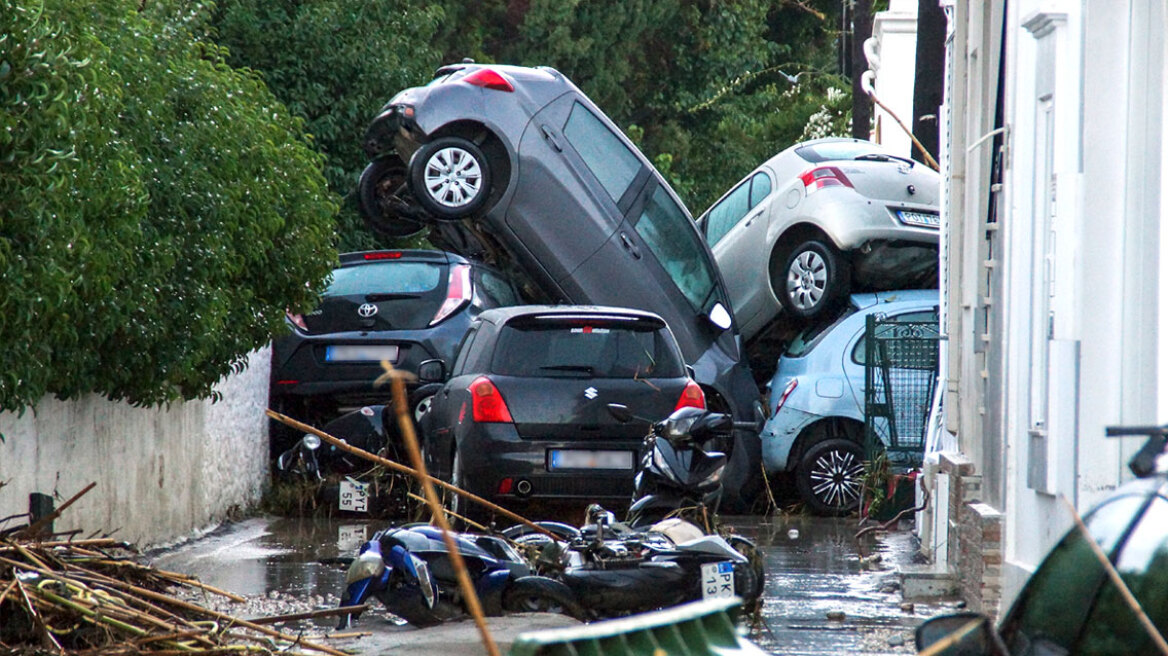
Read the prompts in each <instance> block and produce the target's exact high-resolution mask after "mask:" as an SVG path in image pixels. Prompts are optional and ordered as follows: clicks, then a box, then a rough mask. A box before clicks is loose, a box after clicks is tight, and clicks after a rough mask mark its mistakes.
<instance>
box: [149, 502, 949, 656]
mask: <svg viewBox="0 0 1168 656" xmlns="http://www.w3.org/2000/svg"><path fill="white" fill-rule="evenodd" d="M723 521H724V523H727V524H730V525H732V526H734V527H735V528H736V529H738V531H739V532H741V533H743V534H744V535H746V536H748V537H750V538H752V539H754V540H755V541H756V542H757V543H758V545H759V547H760V549H761V550H762V553H763V556H764V559H765V563H766V576H767V581H766V591H765V598H764V604H763V610H762V615H761V617H762V621H761V622H757V623H756V627H755V629H754V630H753V631H752V639H753V640H754V641H755V642H756V643H757V644H758V645H759V646H760V647H762V648H763V649H764V650H766V651H769V652H772V653H776V654H789V655H792V656H803V655H814V654H825V655H826V654H831V655H832V656H837V655H839V654H870V655H876V654H911V653H915V652H914V650H913V649H912V648H911V644H912V630H913V628H914V627H915V626H916V625H917V624H919V623H920V622H921V621H923V620H924V619H925V618H927V617H928V616H930V615H932V614H936V613H938V612H942V611H948V610H950V609H951V608H952V605H951V604H945V603H931V604H923V603H919V602H918V603H915V604H914V605H913V607H912V608H911V610H909V609H906V608H904V607H902V599H901V594H900V589H899V583H898V582H899V578H898V576H897V575H896V570H895V566H896V565H897V564H898V563H905V564H907V563H908V562H909V561H910V559H911V557H912V552H913V544H912V541H911V534H910V533H909V532H908V531H907V530H903V531H892V532H886V533H879V534H875V535H868V536H865V537H864V538H862V540H861V541H860V542H857V541H856V540H855V539H854V537H853V535H854V534H855V532H856V530H857V524H856V520H855V519H824V518H812V517H802V516H793V517H781V516H780V517H775V518H764V517H729V518H724V520H723ZM382 524H383V523H382V522H377V523H368V522H363V521H360V520H335V519H334V520H322V519H252V520H247V521H244V522H240V523H238V524H234V525H231V526H230V527H227V528H225V529H223V530H220V531H216V532H215V533H213V534H211V535H209V536H206V537H204V538H202V539H200V540H197V541H195V542H193V543H190V544H187V545H185V546H183V547H180V548H178V549H173V550H168V551H166V552H161V553H158V554H154V564H155V566H157V567H160V568H164V569H170V570H176V571H181V572H186V573H190V574H194V575H196V576H198V577H199V578H200V579H201V580H202V581H204V582H205V583H208V584H210V585H213V586H216V587H221V588H224V589H227V590H230V591H232V592H235V593H237V594H240V595H244V596H246V597H248V598H249V600H250V601H249V603H248V604H247V606H246V607H244V608H239V607H232V606H231V605H230V604H228V603H227V602H225V601H224V602H222V604H221V605H220V609H221V610H224V611H226V612H230V613H232V614H234V615H236V616H238V617H244V618H250V617H264V616H270V615H277V614H282V613H290V612H298V611H303V610H308V609H318V608H330V607H335V606H336V604H337V595H338V593H339V591H340V590H341V586H342V585H343V584H344V569H343V567H342V566H339V565H336V564H328V562H329V561H330V559H334V558H337V557H340V556H344V555H349V554H351V553H353V551H354V550H355V549H356V547H357V546H358V545H360V543H361V542H362V541H363V540H364V539H365V538H366V537H367V536H370V535H372V533H373V532H374V531H375V530H377V529H378V528H380V527H381V526H382ZM322 561H323V562H322ZM516 619H517V620H518V621H508V620H500V621H498V622H496V623H495V624H496V626H497V629H498V630H499V631H500V632H501V635H502V638H501V641H502V642H503V643H504V644H505V643H506V642H507V640H509V638H510V637H513V635H514V634H515V633H516V632H518V631H519V630H524V629H531V628H535V627H550V626H558V625H565V624H571V623H574V620H570V619H569V618H564V617H561V616H544V617H539V616H533V617H522V618H516ZM334 624H335V619H327V620H325V619H321V620H316V621H315V624H314V625H313V626H312V627H310V628H311V629H312V630H314V631H319V632H325V631H328V630H330V629H331V628H332V626H333V625H334ZM456 624H458V625H461V626H449V625H447V626H443V627H438V628H431V629H426V630H417V629H414V628H412V627H408V626H404V627H402V626H397V625H394V624H392V623H390V622H389V621H388V620H387V619H386V618H385V616H384V615H383V614H382V613H380V612H378V611H376V610H375V611H373V612H371V613H368V614H366V615H365V616H364V617H362V619H361V621H360V622H359V623H358V624H357V626H356V628H357V629H360V630H362V631H372V632H373V633H374V636H372V637H364V638H361V639H359V640H356V641H347V642H346V643H344V644H343V645H342V644H335V645H334V646H338V647H342V646H343V648H346V649H350V648H351V649H357V650H359V651H360V652H361V653H370V654H372V653H386V652H388V651H393V652H394V653H398V654H402V653H406V654H408V653H411V652H415V651H416V653H419V654H422V653H434V649H435V648H436V647H439V646H440V647H441V648H442V649H444V650H446V651H445V652H444V653H446V654H448V655H449V654H452V653H454V652H451V651H449V650H448V649H447V647H448V646H449V645H450V644H452V643H454V644H456V643H458V642H459V641H470V642H471V643H472V644H469V645H467V647H468V648H470V649H468V651H467V653H481V647H479V646H478V645H475V644H473V641H475V640H476V638H477V635H476V634H475V633H474V630H473V626H474V625H473V623H471V622H469V621H468V622H459V623H456ZM411 645H413V646H415V647H416V649H411V648H410V647H411Z"/></svg>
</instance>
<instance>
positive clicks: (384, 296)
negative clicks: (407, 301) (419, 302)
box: [365, 292, 422, 303]
mask: <svg viewBox="0 0 1168 656" xmlns="http://www.w3.org/2000/svg"><path fill="white" fill-rule="evenodd" d="M401 298H422V295H421V294H408V293H394V292H385V293H381V294H366V295H365V300H366V301H368V302H369V303H376V302H378V301H396V300H398V299H401Z"/></svg>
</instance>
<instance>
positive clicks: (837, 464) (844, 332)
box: [761, 289, 939, 515]
mask: <svg viewBox="0 0 1168 656" xmlns="http://www.w3.org/2000/svg"><path fill="white" fill-rule="evenodd" d="M848 300H849V302H848V305H847V306H846V307H845V308H843V309H842V310H841V311H840V314H839V317H838V318H837V319H836V320H835V321H834V322H820V323H817V324H816V325H814V326H813V327H811V328H808V329H806V330H804V331H803V332H802V333H800V334H799V335H798V336H797V337H796V338H795V339H794V340H792V341H791V343H790V345H789V346H788V347H787V352H786V353H784V354H783V357H781V358H780V359H779V367H778V370H777V371H775V375H774V378H772V379H771V382H770V383H768V384H767V387H768V388H769V390H770V408H771V411H772V414H771V416H770V418H769V419H767V422H766V424H765V425H764V426H763V429H762V435H761V437H762V459H763V465H764V466H765V467H766V470H767V472H769V473H772V474H774V473H785V472H792V473H794V475H795V487H796V489H797V490H798V492H799V496H800V498H801V499H802V501H803V502H804V503H805V504H806V505H807V507H808V508H809V509H810V510H811V511H812V512H815V513H816V514H820V515H839V514H844V513H848V512H851V511H852V510H854V509H856V507H857V506H858V505H859V501H860V487H861V482H862V481H861V479H862V478H863V474H864V458H865V454H864V446H863V443H864V367H865V358H866V352H865V348H864V347H865V343H864V328H865V321H866V319H867V318H868V316H869V315H872V314H880V315H883V316H884V317H885V319H886V320H891V321H902V322H903V321H914V322H915V321H936V320H937V303H938V300H939V296H938V292H937V290H935V289H914V290H906V291H895V292H878V293H873V294H853V295H852V296H851V297H850V298H849V299H848ZM917 401H924V402H927V401H928V399H917ZM878 434H879V431H878ZM882 439H883V437H882Z"/></svg>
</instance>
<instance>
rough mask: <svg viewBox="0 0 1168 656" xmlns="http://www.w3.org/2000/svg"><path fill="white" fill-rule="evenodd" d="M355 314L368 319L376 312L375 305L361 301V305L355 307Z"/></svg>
mask: <svg viewBox="0 0 1168 656" xmlns="http://www.w3.org/2000/svg"><path fill="white" fill-rule="evenodd" d="M357 314H359V315H360V316H362V317H364V318H366V319H368V318H369V317H371V316H373V315H375V314H377V306H376V305H374V304H372V303H362V304H361V307H359V308H357Z"/></svg>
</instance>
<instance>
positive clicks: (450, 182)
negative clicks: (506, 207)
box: [410, 137, 491, 220]
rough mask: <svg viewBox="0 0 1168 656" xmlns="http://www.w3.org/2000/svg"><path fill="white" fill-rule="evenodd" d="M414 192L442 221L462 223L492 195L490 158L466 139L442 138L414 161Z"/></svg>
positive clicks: (418, 153) (412, 163) (424, 149)
mask: <svg viewBox="0 0 1168 656" xmlns="http://www.w3.org/2000/svg"><path fill="white" fill-rule="evenodd" d="M410 189H411V191H412V192H413V194H414V197H415V198H416V199H417V200H418V203H419V204H420V205H421V206H422V207H423V208H425V210H426V211H427V212H429V213H430V214H432V215H434V217H435V218H437V219H439V220H459V219H463V218H466V217H468V216H471V215H472V214H474V213H476V212H478V211H479V210H480V209H482V207H483V205H485V204H486V202H487V198H488V197H489V196H490V195H491V167H490V164H489V163H488V162H487V158H486V155H484V154H483V151H482V150H481V149H479V147H478V146H476V145H474V144H473V143H471V142H470V141H467V140H466V139H463V138H462V137H439V138H437V139H435V140H433V141H431V142H429V143H427V144H425V145H424V146H422V147H421V148H419V149H418V150H417V151H415V152H414V156H413V157H412V158H410Z"/></svg>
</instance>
